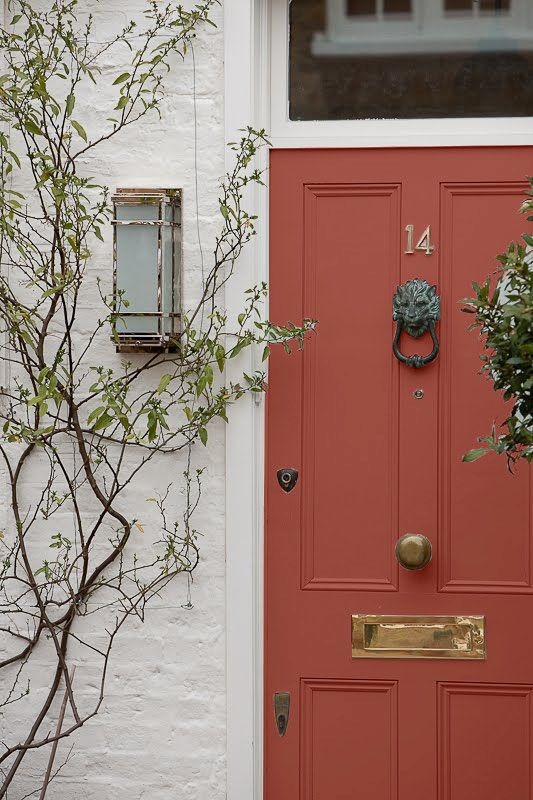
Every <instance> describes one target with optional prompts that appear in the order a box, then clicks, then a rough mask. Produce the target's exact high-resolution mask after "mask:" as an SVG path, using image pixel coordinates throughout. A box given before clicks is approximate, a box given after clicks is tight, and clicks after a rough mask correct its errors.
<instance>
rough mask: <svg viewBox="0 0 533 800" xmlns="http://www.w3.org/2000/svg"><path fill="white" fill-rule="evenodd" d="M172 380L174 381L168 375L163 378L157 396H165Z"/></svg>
mask: <svg viewBox="0 0 533 800" xmlns="http://www.w3.org/2000/svg"><path fill="white" fill-rule="evenodd" d="M171 380H172V375H170V374H168V373H167V374H166V375H163V377H162V378H161V380H160V381H159V386H158V387H157V394H163V392H164V391H165V389H166V388H167V386H168V384H169V383H170V381H171Z"/></svg>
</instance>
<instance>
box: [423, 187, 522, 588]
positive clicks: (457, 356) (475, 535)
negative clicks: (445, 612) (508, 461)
mask: <svg viewBox="0 0 533 800" xmlns="http://www.w3.org/2000/svg"><path fill="white" fill-rule="evenodd" d="M524 190H525V185H524V184H516V183H509V184H505V183H504V184H490V183H487V184H471V185H469V184H449V185H444V186H443V187H442V194H441V198H442V241H443V248H442V263H441V281H440V285H441V297H442V322H441V341H442V349H441V356H440V359H441V372H440V408H439V426H440V454H439V469H440V496H439V503H440V506H439V507H440V513H439V528H440V530H439V535H440V554H439V555H440V557H439V564H440V585H441V587H442V589H443V590H445V591H461V592H464V591H470V592H510V593H512V592H530V591H531V589H532V587H531V566H532V565H531V559H532V549H531V535H532V530H531V521H532V505H531V499H532V495H531V470H529V469H528V468H527V466H526V465H525V464H523V465H519V466H518V467H517V468H516V471H515V475H514V476H512V475H510V474H509V473H508V472H507V471H506V470H505V467H504V464H502V461H501V459H498V458H495V457H490V456H487V457H485V458H482V459H480V460H479V461H477V462H475V463H463V462H462V456H463V454H464V453H465V452H467V451H468V450H470V449H472V448H473V447H475V446H476V435H477V436H483V435H486V434H487V433H489V431H490V429H491V426H492V425H493V423H496V426H498V425H499V423H501V421H502V420H503V419H504V417H505V416H506V412H507V409H506V407H505V406H504V404H503V403H502V401H501V396H500V394H496V393H495V392H494V391H493V390H492V385H491V383H490V382H489V381H488V380H487V379H486V378H484V377H481V376H480V375H479V374H478V373H479V369H480V367H481V361H480V358H479V354H480V350H481V348H480V342H479V336H478V335H477V334H476V333H473V332H469V331H468V321H469V318H468V317H466V315H465V314H463V313H461V311H460V305H461V302H460V301H461V299H462V298H465V297H469V296H471V295H472V288H471V284H472V280H478V281H479V282H480V283H481V282H482V281H483V280H484V279H485V278H486V276H487V274H488V273H490V272H491V271H493V272H495V270H496V268H497V262H496V259H495V255H496V254H497V253H500V252H502V251H503V250H504V249H505V248H506V247H507V243H508V242H509V240H510V239H511V238H512V237H513V236H514V237H515V238H517V239H518V238H519V237H520V234H521V231H522V230H523V229H524V219H523V217H521V216H520V215H519V214H518V213H517V209H518V206H519V204H520V201H521V199H522V198H523V195H524ZM498 220H502V221H503V220H505V224H503V223H502V224H501V225H498V224H495V223H497V221H498Z"/></svg>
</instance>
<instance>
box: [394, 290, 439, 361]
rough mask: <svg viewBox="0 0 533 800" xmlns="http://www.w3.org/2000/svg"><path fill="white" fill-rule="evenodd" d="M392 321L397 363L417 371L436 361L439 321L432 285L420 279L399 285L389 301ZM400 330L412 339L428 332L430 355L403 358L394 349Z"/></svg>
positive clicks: (436, 300)
mask: <svg viewBox="0 0 533 800" xmlns="http://www.w3.org/2000/svg"><path fill="white" fill-rule="evenodd" d="M392 318H393V320H395V321H396V334H395V336H394V342H393V345H392V349H393V352H394V355H395V356H396V358H397V359H398V361H401V362H402V364H407V366H408V367H415V369H419V368H420V367H424V366H425V365H426V364H430V363H431V362H432V361H434V360H435V359H436V358H437V355H438V353H439V340H438V339H437V334H436V332H435V324H436V323H437V322H438V320H439V319H440V298H439V296H438V294H437V287H436V286H430V285H429V283H428V282H427V281H424V280H422V279H421V278H414V279H413V280H411V281H407V282H406V283H402V285H401V286H398V288H397V289H396V293H395V295H394V298H393V301H392ZM402 331H405V332H406V333H408V334H409V336H414V337H415V338H416V339H418V338H419V337H420V336H422V334H424V333H425V332H426V331H429V333H430V334H431V338H432V340H433V350H432V351H431V353H430V354H429V355H427V356H419V355H414V356H404V355H403V353H401V352H400V349H399V347H398V343H399V341H400V336H401V334H402Z"/></svg>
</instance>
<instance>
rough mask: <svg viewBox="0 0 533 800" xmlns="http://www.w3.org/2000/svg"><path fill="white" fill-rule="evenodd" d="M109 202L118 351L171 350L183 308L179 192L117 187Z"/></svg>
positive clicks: (115, 331)
mask: <svg viewBox="0 0 533 800" xmlns="http://www.w3.org/2000/svg"><path fill="white" fill-rule="evenodd" d="M113 201H114V204H115V218H114V221H113V222H114V226H115V240H114V241H115V258H114V261H115V266H114V278H115V302H116V310H117V313H118V319H117V321H116V323H115V326H114V338H115V340H118V342H117V344H118V349H119V350H138V351H143V350H154V349H159V350H166V349H174V348H175V346H176V337H177V336H178V334H179V329H178V321H179V316H180V313H179V312H180V307H181V306H180V303H181V191H180V190H178V189H173V190H169V189H118V190H117V193H116V194H115V195H114V197H113Z"/></svg>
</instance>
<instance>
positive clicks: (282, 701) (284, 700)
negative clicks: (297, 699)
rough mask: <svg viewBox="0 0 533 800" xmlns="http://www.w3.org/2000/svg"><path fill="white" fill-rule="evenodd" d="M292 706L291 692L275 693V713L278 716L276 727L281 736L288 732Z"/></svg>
mask: <svg viewBox="0 0 533 800" xmlns="http://www.w3.org/2000/svg"><path fill="white" fill-rule="evenodd" d="M290 707H291V695H290V692H276V694H275V695H274V715H275V717H276V727H277V729H278V733H279V735H280V736H285V733H286V732H287V727H288V725H289V712H290Z"/></svg>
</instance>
